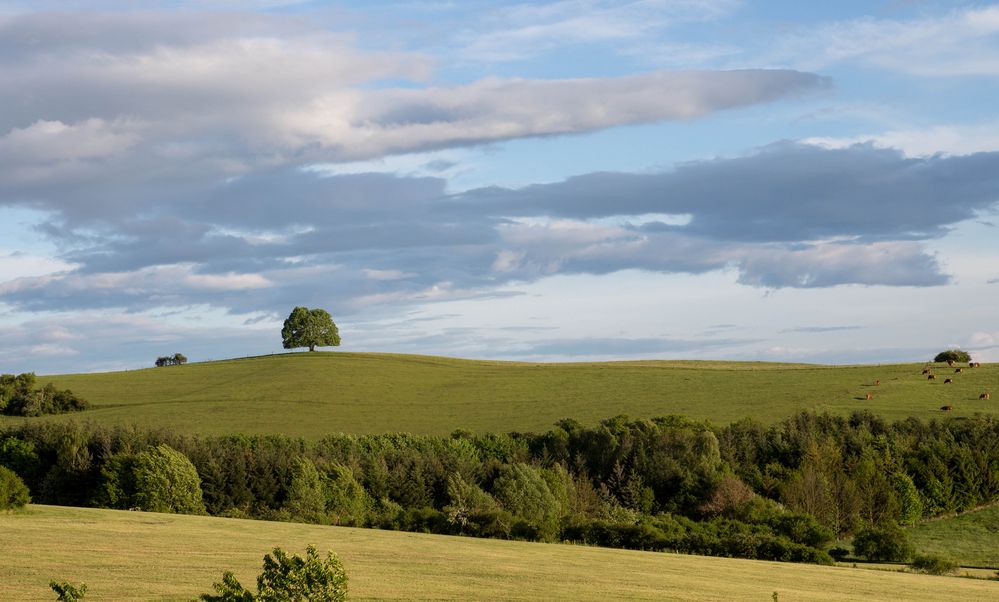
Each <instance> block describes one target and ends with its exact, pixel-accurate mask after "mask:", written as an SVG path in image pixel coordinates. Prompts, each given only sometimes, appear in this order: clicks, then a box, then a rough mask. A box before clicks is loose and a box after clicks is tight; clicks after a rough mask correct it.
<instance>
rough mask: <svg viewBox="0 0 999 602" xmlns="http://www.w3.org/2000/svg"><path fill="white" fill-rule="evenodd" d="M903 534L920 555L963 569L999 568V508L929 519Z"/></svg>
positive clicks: (995, 506) (993, 507)
mask: <svg viewBox="0 0 999 602" xmlns="http://www.w3.org/2000/svg"><path fill="white" fill-rule="evenodd" d="M906 531H907V532H908V535H909V541H911V542H912V544H913V545H914V546H915V547H916V549H917V550H919V551H920V553H923V554H935V555H938V556H946V557H948V558H950V559H952V560H954V561H955V562H958V563H960V564H962V565H964V566H977V567H988V568H993V569H999V505H994V506H989V507H987V508H982V509H980V510H975V511H974V512H967V513H965V514H961V515H958V516H949V517H946V518H939V519H934V520H930V521H927V522H924V523H921V524H919V525H916V526H915V527H911V528H909V529H907V530H906ZM997 599H999V594H997Z"/></svg>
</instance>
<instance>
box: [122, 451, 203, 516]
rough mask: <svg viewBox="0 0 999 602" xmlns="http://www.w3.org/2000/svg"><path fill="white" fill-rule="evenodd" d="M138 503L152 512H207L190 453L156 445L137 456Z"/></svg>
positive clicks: (136, 486)
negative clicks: (188, 457) (189, 458)
mask: <svg viewBox="0 0 999 602" xmlns="http://www.w3.org/2000/svg"><path fill="white" fill-rule="evenodd" d="M132 470H133V471H134V472H133V475H134V482H135V498H134V501H135V505H137V506H139V507H140V508H142V509H143V510H146V511H149V512H176V513H179V514H204V513H205V504H204V501H203V500H202V496H201V479H200V478H199V477H198V471H197V470H196V469H195V468H194V465H193V464H191V461H190V460H188V459H187V456H185V455H184V454H182V453H180V452H179V451H177V450H175V449H173V448H172V447H170V446H168V445H157V446H156V447H153V448H151V449H148V450H146V451H144V452H142V453H140V454H137V455H136V456H135V462H134V465H133V468H132Z"/></svg>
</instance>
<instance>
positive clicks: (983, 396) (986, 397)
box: [978, 393, 992, 400]
mask: <svg viewBox="0 0 999 602" xmlns="http://www.w3.org/2000/svg"><path fill="white" fill-rule="evenodd" d="M991 398H992V396H991V395H989V394H988V393H982V394H981V395H979V396H978V399H985V400H989V399H991Z"/></svg>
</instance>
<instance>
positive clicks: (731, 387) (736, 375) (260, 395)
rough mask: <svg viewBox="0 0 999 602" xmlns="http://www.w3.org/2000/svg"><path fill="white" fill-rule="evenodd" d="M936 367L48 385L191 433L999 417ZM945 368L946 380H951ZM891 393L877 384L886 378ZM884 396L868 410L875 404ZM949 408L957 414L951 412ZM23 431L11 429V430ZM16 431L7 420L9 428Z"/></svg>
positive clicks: (431, 368) (603, 367) (85, 377)
mask: <svg viewBox="0 0 999 602" xmlns="http://www.w3.org/2000/svg"><path fill="white" fill-rule="evenodd" d="M923 366H924V364H893V365H878V366H874V365H864V366H821V365H808V364H778V363H763V362H714V361H634V362H595V363H550V364H534V363H519V362H500V361H476V360H462V359H451V358H443V357H432V356H419V355H397V354H380V353H343V352H326V353H289V354H282V355H273V356H260V357H251V358H243V359H234V360H225V361H216V362H203V363H195V364H188V365H185V366H169V367H163V368H149V369H143V370H132V371H125V372H109V373H100V374H72V375H53V376H44V377H39V382H40V383H45V382H53V383H54V384H55V385H56V386H57V387H59V388H69V389H72V390H73V391H74V392H76V393H77V394H79V395H81V396H82V397H84V398H86V399H87V400H89V401H90V402H91V404H92V405H93V408H92V409H91V410H88V411H86V412H83V413H77V414H72V415H62V416H51V417H45V418H36V419H33V420H85V421H92V422H94V423H97V424H127V423H133V424H137V425H140V426H145V427H152V428H160V427H166V428H170V429H173V430H175V431H178V432H181V433H199V434H222V433H245V434H267V433H283V434H287V435H292V436H302V437H307V438H317V437H320V436H322V435H323V434H325V433H328V432H348V433H387V432H411V433H420V434H447V433H450V432H451V431H453V430H455V429H467V430H470V431H475V432H487V431H492V432H507V431H544V430H546V429H548V428H549V427H550V426H551V425H552V424H553V423H554V422H555V421H557V420H560V419H563V418H574V419H576V420H578V421H580V422H582V423H584V424H595V423H596V422H597V421H599V420H601V419H604V418H607V417H610V416H614V415H617V414H627V415H629V416H631V417H633V418H644V417H652V416H661V415H666V414H683V415H685V416H688V417H691V418H694V419H707V420H710V421H712V422H713V423H715V424H725V423H728V422H732V421H736V420H740V419H742V418H746V417H752V418H754V419H756V420H759V421H762V422H766V423H771V422H775V421H777V420H780V419H782V418H784V417H786V416H788V415H791V414H794V413H796V412H799V411H802V410H810V411H816V412H831V413H835V414H849V413H850V412H852V411H855V410H859V409H868V410H871V411H873V412H875V413H878V414H881V415H883V416H885V417H886V418H890V419H904V418H906V417H909V416H917V417H923V418H928V417H942V416H970V415H973V414H975V413H978V412H982V413H990V414H999V404H996V403H995V402H989V401H984V400H982V401H980V400H978V399H977V397H978V394H979V393H980V392H981V391H983V390H986V389H989V390H997V389H999V367H997V366H996V365H986V366H983V367H981V368H976V369H966V370H965V372H964V374H957V375H954V376H955V377H956V378H955V383H953V384H943V383H942V380H937V381H933V382H929V381H927V380H926V379H925V377H923V376H921V375H920V371H921V370H922V368H923ZM947 370H948V369H947V367H946V366H945V365H943V366H941V367H939V368H938V372H939V373H940V374H941V375H943V374H944V373H945V372H946V371H947ZM876 379H877V380H880V382H881V384H880V385H878V386H874V385H873V383H874V381H875V380H876ZM869 392H870V393H873V395H874V397H873V399H872V400H866V399H865V395H866V393H869ZM943 405H952V406H954V410H953V411H952V412H949V413H946V414H945V413H944V412H942V411H941V410H940V407H941V406H943ZM11 420H17V419H14V418H3V421H4V422H7V421H11ZM0 424H3V422H0Z"/></svg>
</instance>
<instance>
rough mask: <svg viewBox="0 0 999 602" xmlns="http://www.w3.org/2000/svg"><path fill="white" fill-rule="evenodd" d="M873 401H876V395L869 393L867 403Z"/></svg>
mask: <svg viewBox="0 0 999 602" xmlns="http://www.w3.org/2000/svg"><path fill="white" fill-rule="evenodd" d="M872 399H874V393H868V394H867V401H870V400H872Z"/></svg>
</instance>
